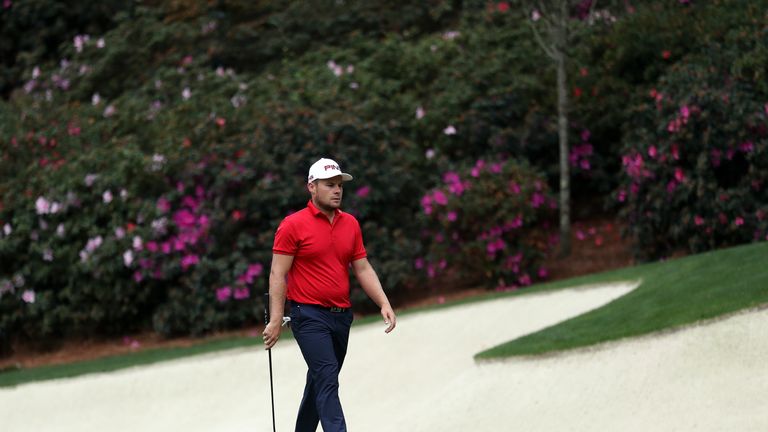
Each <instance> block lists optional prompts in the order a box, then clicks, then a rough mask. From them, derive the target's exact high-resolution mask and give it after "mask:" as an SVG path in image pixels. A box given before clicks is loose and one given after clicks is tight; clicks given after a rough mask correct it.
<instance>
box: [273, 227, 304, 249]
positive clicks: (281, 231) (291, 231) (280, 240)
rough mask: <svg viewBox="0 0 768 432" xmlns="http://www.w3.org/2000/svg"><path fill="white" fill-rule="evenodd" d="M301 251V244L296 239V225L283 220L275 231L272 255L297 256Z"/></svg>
mask: <svg viewBox="0 0 768 432" xmlns="http://www.w3.org/2000/svg"><path fill="white" fill-rule="evenodd" d="M298 249H299V242H298V240H297V238H296V230H295V228H294V224H292V223H290V221H288V219H283V221H282V222H280V225H279V226H278V227H277V231H275V243H274V244H273V246H272V253H276V254H279V255H292V256H295V255H296V252H297V251H298Z"/></svg>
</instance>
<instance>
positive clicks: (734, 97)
mask: <svg viewBox="0 0 768 432" xmlns="http://www.w3.org/2000/svg"><path fill="white" fill-rule="evenodd" d="M717 10H719V9H717ZM709 12H710V13H714V11H709ZM702 13H704V12H702ZM710 18H711V19H713V20H714V16H710ZM723 19H724V16H722V15H719V16H718V21H722V20H723ZM737 19H739V20H740V21H741V19H740V18H737ZM755 24H758V23H756V22H752V23H749V22H746V23H743V24H742V26H741V27H739V26H733V27H732V28H730V29H728V30H725V28H723V30H724V32H723V33H721V34H719V35H717V36H716V37H710V39H709V40H708V44H707V46H706V47H701V51H698V50H697V51H694V52H692V53H690V54H689V55H688V56H687V57H686V58H685V59H683V60H681V61H680V62H678V63H676V64H674V65H673V66H671V67H670V68H669V70H668V72H667V73H666V74H665V75H663V76H662V77H661V79H660V80H659V81H658V83H657V86H655V87H654V88H651V89H649V90H648V93H647V94H646V95H645V101H643V102H642V103H641V104H639V105H638V106H637V108H636V109H634V110H633V111H632V117H633V119H634V122H633V124H632V126H633V127H632V128H628V129H627V131H626V137H625V145H624V150H623V156H622V165H623V175H622V185H621V187H620V188H619V189H618V191H617V195H616V199H617V200H618V201H619V202H621V203H623V204H624V205H623V209H622V213H623V214H624V215H625V216H626V217H627V218H628V220H629V221H630V234H631V235H632V236H633V238H634V239H635V242H636V247H637V254H638V256H639V257H641V258H644V259H648V258H659V257H664V256H668V255H669V254H671V253H674V252H677V251H680V250H684V251H691V252H702V251H706V250H710V249H714V248H719V247H723V246H730V245H736V244H741V243H747V242H750V241H759V240H763V239H766V235H768V221H766V212H767V211H768V200H766V198H765V196H766V194H765V187H766V181H767V180H768V178H766V175H765V173H766V168H767V167H766V161H768V153H766V152H768V141H766V134H768V126H767V125H768V121H767V120H768V107H766V105H765V101H766V100H768V97H767V96H768V94H766V92H765V85H764V78H763V76H762V75H763V73H764V71H765V70H766V66H768V63H766V59H767V57H766V56H765V52H766V46H768V45H767V44H768V33H766V32H765V29H764V28H763V26H762V24H758V25H755Z"/></svg>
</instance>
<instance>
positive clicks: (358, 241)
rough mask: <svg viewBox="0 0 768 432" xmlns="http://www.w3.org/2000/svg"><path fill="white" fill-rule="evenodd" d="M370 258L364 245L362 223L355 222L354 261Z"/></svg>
mask: <svg viewBox="0 0 768 432" xmlns="http://www.w3.org/2000/svg"><path fill="white" fill-rule="evenodd" d="M367 256H368V252H367V251H366V250H365V244H364V243H363V232H362V230H361V229H360V223H359V222H357V220H355V246H354V250H353V251H352V261H357V260H359V259H363V258H365V257H367Z"/></svg>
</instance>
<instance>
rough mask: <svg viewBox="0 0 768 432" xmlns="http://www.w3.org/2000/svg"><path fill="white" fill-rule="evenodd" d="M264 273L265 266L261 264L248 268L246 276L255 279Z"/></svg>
mask: <svg viewBox="0 0 768 432" xmlns="http://www.w3.org/2000/svg"><path fill="white" fill-rule="evenodd" d="M262 271H264V266H263V265H261V263H256V264H251V265H249V266H248V270H247V271H246V274H247V275H248V276H249V277H251V278H254V277H258V276H259V275H261V272H262Z"/></svg>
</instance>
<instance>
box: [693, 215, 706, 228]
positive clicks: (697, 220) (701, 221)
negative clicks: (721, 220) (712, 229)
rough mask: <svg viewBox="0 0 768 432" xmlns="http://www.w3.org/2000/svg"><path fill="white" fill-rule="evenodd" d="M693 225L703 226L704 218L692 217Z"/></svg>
mask: <svg viewBox="0 0 768 432" xmlns="http://www.w3.org/2000/svg"><path fill="white" fill-rule="evenodd" d="M693 223H694V224H696V226H702V225H704V218H703V217H701V216H699V215H696V216H694V217H693Z"/></svg>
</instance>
